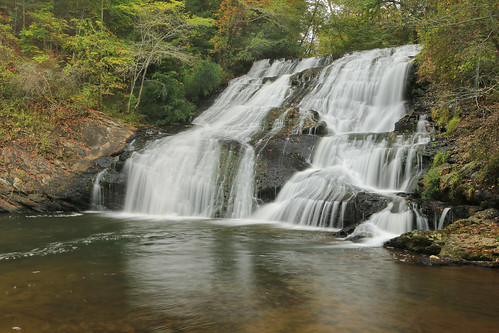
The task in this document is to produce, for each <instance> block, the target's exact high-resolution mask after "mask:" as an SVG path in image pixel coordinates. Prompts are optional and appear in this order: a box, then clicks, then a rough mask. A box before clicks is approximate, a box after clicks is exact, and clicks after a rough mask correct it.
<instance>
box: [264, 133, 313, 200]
mask: <svg viewBox="0 0 499 333" xmlns="http://www.w3.org/2000/svg"><path fill="white" fill-rule="evenodd" d="M317 139H318V137H317V136H315V135H291V136H289V137H281V136H275V137H273V138H270V139H268V140H266V141H264V142H262V144H261V146H260V147H258V150H257V151H256V153H257V156H256V161H255V187H256V192H257V197H258V198H259V199H261V200H262V201H263V202H270V201H273V200H274V199H275V197H276V195H277V193H279V191H280V189H281V188H282V186H283V185H284V184H285V183H286V181H288V180H289V179H290V178H291V176H292V175H293V174H294V173H295V172H297V171H302V170H305V169H306V168H308V167H309V166H310V163H309V158H310V155H311V154H312V149H313V147H314V144H315V142H316V141H317Z"/></svg>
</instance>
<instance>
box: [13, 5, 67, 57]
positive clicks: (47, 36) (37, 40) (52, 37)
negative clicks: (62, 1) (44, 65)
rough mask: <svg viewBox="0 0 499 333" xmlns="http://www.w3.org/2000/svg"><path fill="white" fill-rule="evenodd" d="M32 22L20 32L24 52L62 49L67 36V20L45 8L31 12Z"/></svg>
mask: <svg viewBox="0 0 499 333" xmlns="http://www.w3.org/2000/svg"><path fill="white" fill-rule="evenodd" d="M30 18H31V20H32V23H31V24H30V25H29V27H28V28H23V29H22V30H21V32H20V33H19V36H20V38H21V39H20V44H21V47H22V50H23V52H26V53H28V54H37V53H40V52H41V50H44V49H47V48H50V49H61V48H62V46H63V45H64V43H65V39H66V38H67V35H66V33H65V32H64V31H65V30H66V29H67V28H68V24H67V22H66V20H63V19H59V18H56V17H55V16H54V14H52V13H51V12H50V11H48V10H46V9H43V10H41V11H38V12H32V13H30Z"/></svg>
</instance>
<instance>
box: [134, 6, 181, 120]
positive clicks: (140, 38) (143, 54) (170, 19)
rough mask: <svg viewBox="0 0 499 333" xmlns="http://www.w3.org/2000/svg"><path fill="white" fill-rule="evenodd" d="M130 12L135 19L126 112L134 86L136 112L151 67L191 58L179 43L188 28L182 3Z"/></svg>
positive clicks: (138, 8) (135, 7) (144, 7)
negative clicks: (168, 59) (134, 36)
mask: <svg viewBox="0 0 499 333" xmlns="http://www.w3.org/2000/svg"><path fill="white" fill-rule="evenodd" d="M131 10H132V13H133V15H134V17H135V29H136V39H135V40H134V41H133V42H131V49H132V56H133V59H134V61H133V64H132V66H131V67H130V69H129V72H130V76H131V79H130V97H129V99H128V107H127V109H128V112H130V111H131V110H132V101H133V100H134V96H135V95H134V92H135V88H136V86H137V84H139V88H138V92H137V97H135V105H134V106H133V110H135V109H137V107H138V106H139V104H140V102H141V97H142V91H143V89H144V83H145V81H146V77H147V73H148V70H149V67H150V66H151V65H153V64H156V63H159V62H161V61H162V60H164V59H166V58H170V57H173V58H177V59H180V60H182V61H189V60H190V59H191V56H190V55H189V54H187V53H185V52H184V51H183V40H184V39H185V37H186V36H187V34H188V29H189V28H190V27H191V25H190V24H189V22H188V20H187V17H186V15H185V10H184V4H183V2H182V1H175V0H173V1H171V2H168V3H166V2H153V3H147V4H140V5H139V4H136V5H133V6H132V7H131Z"/></svg>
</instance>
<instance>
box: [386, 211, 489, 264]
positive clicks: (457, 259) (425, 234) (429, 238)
mask: <svg viewBox="0 0 499 333" xmlns="http://www.w3.org/2000/svg"><path fill="white" fill-rule="evenodd" d="M385 246H389V247H394V248H398V249H404V250H408V251H412V252H416V253H421V254H426V255H438V256H439V257H440V258H441V259H442V260H443V261H444V262H447V263H450V262H451V263H484V262H485V263H487V265H488V266H494V267H499V211H498V210H497V209H493V208H491V209H487V210H483V211H479V212H476V213H475V214H474V215H472V216H470V217H469V218H467V219H461V220H458V221H456V222H454V223H453V224H451V225H449V226H448V227H446V228H445V229H443V230H438V231H422V230H416V231H412V232H409V233H405V234H402V235H400V236H399V237H396V238H394V239H392V240H390V241H388V242H387V243H386V244H385Z"/></svg>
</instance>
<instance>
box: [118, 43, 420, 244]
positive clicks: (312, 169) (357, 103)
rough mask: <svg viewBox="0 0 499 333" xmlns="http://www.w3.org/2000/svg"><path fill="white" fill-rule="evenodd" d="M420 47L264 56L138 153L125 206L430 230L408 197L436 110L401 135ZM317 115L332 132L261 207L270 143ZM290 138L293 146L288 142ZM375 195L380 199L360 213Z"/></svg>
mask: <svg viewBox="0 0 499 333" xmlns="http://www.w3.org/2000/svg"><path fill="white" fill-rule="evenodd" d="M417 52H418V47H417V46H415V45H409V46H403V47H398V48H391V49H377V50H371V51H365V52H356V53H352V54H348V55H346V56H344V57H342V58H340V59H337V60H333V59H332V58H331V57H316V58H309V59H301V60H294V61H293V60H276V61H269V60H262V61H257V62H255V63H254V64H253V66H252V68H251V70H250V71H249V72H248V73H247V74H246V75H243V76H242V77H239V78H236V79H233V80H232V81H230V82H229V85H228V87H227V88H226V89H225V90H224V91H223V92H222V93H221V94H220V96H219V97H218V98H217V99H216V101H215V102H214V104H213V105H212V106H211V107H210V108H208V109H207V110H206V111H205V112H203V113H202V114H201V115H200V116H199V117H197V118H196V119H195V120H194V122H193V125H194V126H193V127H192V128H191V129H190V130H188V131H185V132H183V133H180V134H178V135H175V136H172V137H168V138H164V139H161V140H158V141H156V142H154V143H153V144H152V145H151V146H150V147H149V148H148V149H146V150H143V151H141V152H135V153H134V154H133V155H132V157H131V158H129V159H128V161H127V164H126V166H125V172H126V173H127V175H128V181H127V191H126V200H125V211H127V212H133V213H141V214H154V215H182V216H203V217H227V218H247V217H250V216H251V217H253V218H256V219H262V220H272V221H281V222H287V223H294V224H301V225H307V226H313V227H322V228H344V227H348V226H351V225H355V224H359V223H360V222H362V221H365V223H364V224H363V225H361V226H360V227H359V228H358V230H356V234H357V235H359V234H366V232H365V230H364V231H362V229H363V228H364V229H365V228H368V229H369V228H370V230H371V231H370V234H373V233H375V232H374V231H373V230H381V231H383V232H386V233H389V234H398V233H401V232H405V231H408V230H411V229H414V228H420V229H428V225H427V221H426V220H425V219H424V218H422V217H421V216H420V215H419V213H418V212H417V210H416V209H415V208H414V207H413V206H412V205H411V204H410V203H408V202H406V200H405V199H404V198H403V197H401V196H400V195H399V194H400V193H401V192H403V193H407V192H411V191H413V190H414V189H415V186H416V182H417V179H418V178H419V176H420V175H421V173H422V172H423V166H422V161H421V154H420V151H421V149H422V147H423V146H424V145H425V144H426V143H427V142H428V141H429V139H428V135H427V134H426V130H425V125H426V119H424V118H421V119H420V122H419V123H418V126H417V131H416V133H414V134H396V133H393V132H392V131H393V130H394V128H395V123H396V122H397V121H399V120H400V119H401V118H402V117H403V116H404V115H405V114H406V108H405V101H404V99H403V96H404V87H405V81H406V76H407V73H408V71H409V69H410V66H411V62H412V59H413V58H414V56H415V55H416V54H417ZM271 114H272V115H274V117H273V118H269V115H271ZM311 122H312V123H315V124H317V123H318V122H321V123H322V124H324V128H325V130H324V131H321V133H324V132H325V131H327V135H325V136H323V137H322V138H320V140H318V143H317V144H316V145H315V148H314V150H313V153H312V155H311V157H310V159H308V157H307V162H308V163H309V167H308V168H305V169H300V170H302V171H300V172H297V173H295V174H294V175H293V176H292V177H291V178H289V179H288V180H287V181H286V182H285V183H284V185H283V186H282V189H281V190H280V191H279V192H278V194H277V197H276V199H275V200H274V202H272V203H270V204H266V205H260V206H259V205H258V204H257V202H258V198H256V195H257V194H256V191H255V186H256V185H255V179H254V173H255V165H256V163H257V162H256V161H257V159H258V157H259V152H261V151H263V149H264V148H265V147H266V145H267V143H268V140H269V138H272V137H275V136H278V135H282V133H283V131H284V130H286V133H287V134H286V135H289V134H294V135H298V136H299V135H302V133H308V134H314V133H315V130H314V129H315V128H316V127H313V126H312V127H310V126H309V127H307V126H308V125H307V124H310V123H311ZM264 124H267V125H264ZM286 126H288V127H286ZM279 133H281V134H279ZM283 140H284V148H283V149H284V150H285V149H286V147H287V146H286V145H287V142H288V139H287V138H283ZM366 198H367V199H369V200H371V201H372V202H373V203H372V205H371V206H372V207H367V210H366V211H359V210H358V207H359V206H363V205H364V206H365V201H366V200H367V199H366ZM365 199H366V200H365ZM255 210H256V211H255ZM354 234H355V233H354Z"/></svg>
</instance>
